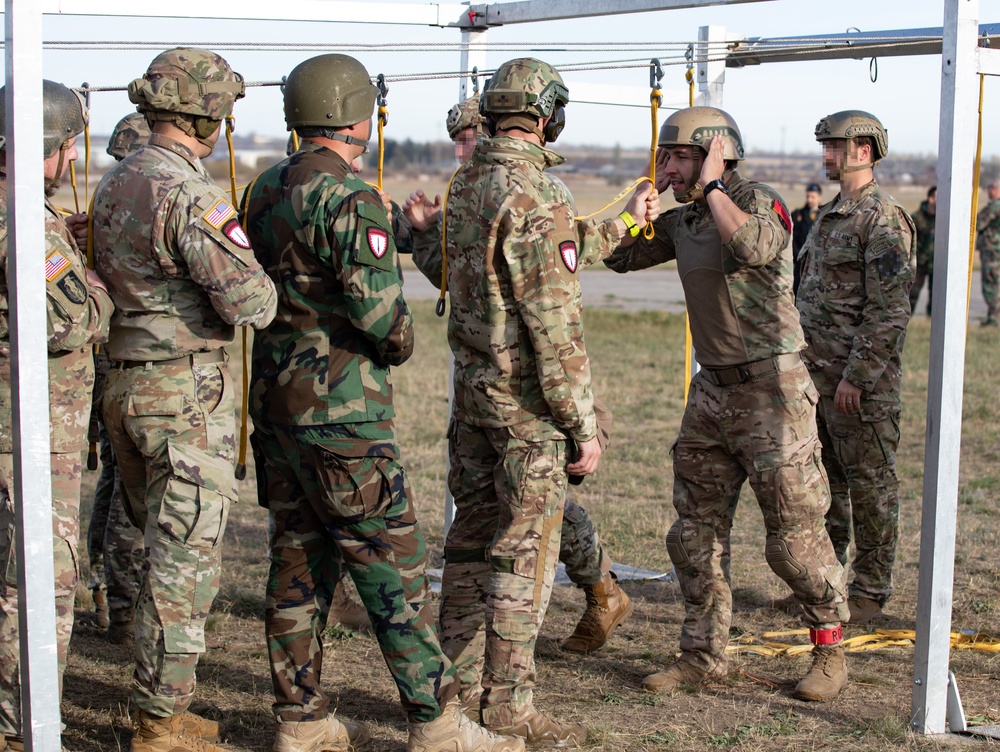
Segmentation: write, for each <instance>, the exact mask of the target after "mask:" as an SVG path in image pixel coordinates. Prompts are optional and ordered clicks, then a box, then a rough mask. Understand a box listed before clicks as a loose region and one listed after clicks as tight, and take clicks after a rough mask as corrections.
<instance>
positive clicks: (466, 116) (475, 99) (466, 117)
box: [445, 94, 486, 140]
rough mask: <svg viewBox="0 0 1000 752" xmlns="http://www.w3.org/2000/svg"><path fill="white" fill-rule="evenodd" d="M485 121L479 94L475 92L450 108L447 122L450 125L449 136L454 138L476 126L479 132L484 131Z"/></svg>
mask: <svg viewBox="0 0 1000 752" xmlns="http://www.w3.org/2000/svg"><path fill="white" fill-rule="evenodd" d="M485 122H486V118H484V117H483V116H482V115H481V114H480V113H479V95H478V94H473V95H472V96H471V97H469V98H468V99H466V100H465V101H463V102H459V103H458V104H456V105H454V106H453V107H452V108H451V109H450V110H448V119H447V120H446V121H445V124H446V125H447V126H448V137H449V138H451V139H452V140H454V138H455V137H456V136H458V134H459V133H461V132H462V131H464V130H465V129H466V128H475V129H476V132H477V133H482V130H483V124H484V123H485Z"/></svg>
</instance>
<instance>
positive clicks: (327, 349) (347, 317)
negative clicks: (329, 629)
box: [244, 54, 524, 752]
mask: <svg viewBox="0 0 1000 752" xmlns="http://www.w3.org/2000/svg"><path fill="white" fill-rule="evenodd" d="M376 93H377V89H376V88H375V87H374V86H373V85H372V83H371V79H370V77H369V75H368V72H367V71H366V70H365V68H364V66H362V65H361V63H359V62H358V61H357V60H355V59H354V58H352V57H349V56H347V55H334V54H332V55H320V56H318V57H314V58H311V59H309V60H306V61H305V62H303V63H301V64H299V65H298V66H296V68H295V69H294V70H293V71H292V72H291V73H290V74H289V75H288V78H287V79H286V81H285V86H284V101H285V122H286V124H287V125H288V127H289V128H290V129H291V128H295V129H296V130H297V131H298V133H299V135H300V136H301V137H302V140H303V143H302V146H301V147H300V148H299V150H298V151H296V152H295V153H294V154H293V155H292V156H291V157H289V158H288V159H286V160H284V161H283V162H280V163H279V164H277V165H275V166H274V167H271V168H270V169H268V170H266V171H265V172H264V173H263V174H262V175H260V177H258V178H257V180H255V181H254V183H253V185H252V186H251V188H250V189H249V191H248V195H247V196H246V197H245V199H244V203H245V216H246V218H247V230H248V233H249V235H250V238H251V240H252V241H253V245H254V248H255V253H256V254H257V256H258V258H259V259H260V260H261V263H262V264H263V265H264V267H265V268H266V269H267V271H268V274H270V275H271V277H272V279H274V280H275V282H276V284H277V285H278V290H279V313H278V316H277V318H276V319H275V321H274V323H273V324H272V325H271V326H270V327H268V328H267V329H266V330H264V331H263V332H261V333H260V334H258V336H257V338H256V339H255V341H254V355H253V378H252V392H253V399H252V406H251V410H252V415H253V419H254V426H255V431H254V434H253V442H254V457H255V460H256V463H257V477H258V489H259V491H258V497H259V499H260V502H261V503H262V504H264V505H266V506H267V507H268V509H269V510H270V513H271V517H272V520H273V523H274V529H273V531H272V533H271V570H270V574H269V576H268V583H267V601H266V609H267V612H266V615H265V631H266V633H267V642H268V652H269V657H270V663H271V680H272V684H273V688H274V695H275V702H274V706H273V707H274V712H275V715H276V716H277V720H278V733H277V736H276V738H275V742H274V747H273V749H274V752H299V751H303V752H306V751H309V752H312V751H313V750H331V751H336V750H343V751H344V752H346V750H348V749H354V748H356V747H359V746H360V745H361V744H363V743H364V742H365V741H367V739H368V731H367V729H366V728H364V726H363V725H361V724H353V723H350V722H341V721H340V720H339V719H337V718H336V717H335V716H334V714H333V712H332V708H331V703H330V696H329V694H328V692H326V691H324V689H323V688H322V686H321V670H322V662H323V631H324V629H325V626H326V620H327V610H326V609H327V608H328V607H329V603H330V598H331V593H332V590H333V587H334V584H335V583H336V581H337V579H338V577H339V570H340V568H341V566H343V565H346V567H347V569H348V571H349V572H350V575H351V578H352V579H353V580H354V582H355V584H356V585H357V588H358V593H359V594H360V596H361V600H362V601H363V603H364V604H365V607H366V608H367V610H368V615H369V617H370V619H371V623H372V625H373V627H374V631H375V637H376V639H377V640H378V643H379V647H380V648H381V650H382V655H383V658H384V659H385V662H386V665H387V666H388V668H389V671H390V673H391V674H392V677H393V679H394V680H395V682H396V686H397V689H398V691H399V696H400V700H401V702H402V704H403V708H404V709H405V710H406V713H407V716H408V720H409V740H408V743H407V750H408V751H409V752H437V751H441V752H444V751H445V750H447V751H448V752H473V751H475V752H516V751H517V750H523V749H524V745H523V743H522V742H521V741H520V740H519V739H517V740H513V739H506V738H504V737H501V736H497V735H495V734H491V733H490V732H488V731H487V730H486V729H483V728H482V727H480V726H478V725H477V724H474V723H473V722H471V721H470V720H469V719H467V718H466V717H465V716H464V715H463V714H462V713H461V710H460V708H459V705H458V703H457V702H456V701H455V699H454V698H455V696H456V695H457V694H458V691H459V684H458V681H457V677H456V675H455V670H454V668H453V666H452V665H451V662H450V661H449V660H448V659H447V658H446V657H445V656H444V654H443V653H442V652H441V646H440V643H439V642H438V638H437V634H436V630H435V621H434V615H433V612H432V609H431V605H430V601H429V593H430V586H429V581H428V579H427V575H426V573H425V571H424V570H425V564H426V560H427V553H426V546H425V543H424V538H423V534H422V532H421V530H420V527H419V525H418V523H417V519H416V514H415V511H414V507H413V502H412V491H411V490H410V487H409V483H408V481H407V479H406V476H405V473H404V470H403V467H402V465H401V464H400V458H399V447H398V445H397V443H396V438H395V428H394V421H393V417H394V410H393V402H392V384H391V381H390V367H391V366H396V365H400V364H402V363H403V362H404V361H406V360H407V358H409V356H410V354H411V353H412V351H413V319H412V316H411V315H410V311H409V309H408V307H407V305H406V301H405V300H404V299H403V295H402V280H401V277H400V272H399V266H398V258H397V256H396V249H395V244H394V241H393V235H392V230H391V227H390V223H389V218H388V216H387V213H386V208H385V205H384V204H383V198H382V197H381V196H379V194H378V193H377V192H376V191H375V190H373V189H372V188H371V187H370V186H368V185H367V184H366V183H365V182H364V181H362V180H361V179H360V178H358V177H356V176H355V175H354V173H353V172H352V170H351V168H350V163H351V161H352V159H354V158H355V157H357V156H360V155H361V154H362V153H363V152H364V151H365V149H366V148H367V145H368V141H369V139H370V138H371V133H372V113H373V112H374V107H375V97H376Z"/></svg>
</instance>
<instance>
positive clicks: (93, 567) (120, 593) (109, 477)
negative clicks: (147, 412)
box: [87, 112, 151, 644]
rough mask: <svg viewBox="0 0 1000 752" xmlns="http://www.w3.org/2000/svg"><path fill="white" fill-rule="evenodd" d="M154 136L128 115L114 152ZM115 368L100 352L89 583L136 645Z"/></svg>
mask: <svg viewBox="0 0 1000 752" xmlns="http://www.w3.org/2000/svg"><path fill="white" fill-rule="evenodd" d="M150 135H151V134H150V130H149V125H147V124H146V116H145V115H143V114H142V113H141V112H133V113H132V114H130V115H126V116H125V117H123V118H122V119H121V120H119V121H118V124H117V125H116V126H115V129H114V131H112V133H111V140H110V142H109V143H108V154H110V155H111V156H112V157H114V158H115V161H116V162H121V161H122V160H123V159H125V157H127V156H128V155H129V154H134V153H135V152H137V151H139V149H141V148H142V146H143V145H144V144H145V143H146V142H147V141H149V137H150ZM109 367H110V363H109V361H108V356H107V353H106V352H105V351H104V349H103V348H102V349H100V350H98V352H97V369H98V375H97V382H96V384H95V385H94V409H93V411H92V412H91V415H90V433H91V436H94V434H96V436H97V438H98V440H99V441H100V457H101V474H100V476H98V478H97V485H96V487H95V488H94V506H93V508H92V510H91V513H90V526H89V527H88V528H87V553H88V554H89V557H90V586H89V587H90V590H91V592H92V593H93V596H94V605H95V606H96V607H97V626H98V627H100V628H102V629H107V630H108V640H109V641H110V642H113V643H116V644H118V643H128V644H131V643H132V641H133V637H134V635H135V603H136V600H137V599H138V597H139V584H140V582H141V579H142V562H143V558H144V557H143V542H142V531H141V530H139V528H137V527H136V526H135V525H133V524H132V522H131V521H130V520H129V518H128V514H127V512H126V511H125V502H124V499H123V497H122V490H121V479H120V477H119V474H118V463H117V462H116V461H115V450H114V448H113V447H112V446H111V439H110V437H109V436H108V432H107V429H105V427H104V420H103V419H102V418H101V408H100V405H101V399H102V398H103V396H104V383H105V381H106V379H107V374H108V370H109ZM92 440H93V439H92Z"/></svg>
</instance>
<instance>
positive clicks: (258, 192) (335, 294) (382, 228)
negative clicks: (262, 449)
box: [245, 142, 413, 441]
mask: <svg viewBox="0 0 1000 752" xmlns="http://www.w3.org/2000/svg"><path fill="white" fill-rule="evenodd" d="M245 206H246V208H245V213H246V218H247V222H246V226H247V232H248V234H249V236H250V238H251V240H252V242H253V246H254V252H255V253H256V254H257V257H258V259H259V260H260V262H261V264H262V265H263V266H264V268H265V269H267V272H268V274H270V275H271V278H272V279H274V281H275V284H276V285H277V287H278V291H279V294H278V297H279V302H278V315H277V317H276V318H275V320H274V322H273V323H272V324H271V325H270V326H269V327H268V328H267V329H266V330H265V331H263V332H261V333H259V334H258V335H257V337H256V339H255V342H254V357H253V379H252V390H253V399H252V407H251V414H252V415H253V417H254V420H264V421H267V422H269V423H273V424H275V425H279V426H300V427H306V426H330V425H340V426H353V428H351V429H350V435H352V436H355V437H356V438H358V439H359V440H372V441H374V440H378V439H384V440H388V439H391V437H392V422H391V418H392V417H393V415H394V412H393V405H392V382H391V379H390V376H389V367H390V366H394V365H399V364H401V363H403V362H404V361H405V360H406V359H407V358H409V357H410V354H411V353H412V352H413V318H412V316H411V314H410V310H409V308H408V307H407V305H406V301H405V300H404V299H403V293H402V279H401V277H400V272H399V266H398V257H397V255H396V247H395V243H394V240H393V232H392V227H391V225H390V223H389V219H388V216H387V214H386V210H385V207H384V206H383V204H382V201H381V199H379V197H378V195H377V194H376V193H375V191H374V190H372V188H371V187H370V186H369V185H368V184H367V183H365V182H364V181H362V180H361V179H360V178H358V177H356V176H355V175H354V173H353V172H352V171H351V168H350V166H349V165H348V164H347V162H345V161H344V160H343V159H342V158H341V157H340V156H339V155H338V154H337V153H336V152H334V151H332V150H330V149H327V148H326V147H324V146H320V145H319V144H315V143H310V142H306V143H304V144H303V145H302V147H301V148H300V149H299V151H297V152H295V153H294V154H293V155H292V156H290V157H289V158H288V159H286V160H285V161H283V162H280V163H278V164H277V165H275V166H274V167H271V168H270V169H268V170H266V171H265V172H264V173H263V174H261V175H260V176H259V177H258V178H257V179H256V180H255V181H254V183H253V184H252V185H251V187H250V189H249V191H248V194H247V197H246V198H245ZM340 435H347V434H340Z"/></svg>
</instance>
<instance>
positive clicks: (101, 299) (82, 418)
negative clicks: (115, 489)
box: [0, 168, 112, 736]
mask: <svg viewBox="0 0 1000 752" xmlns="http://www.w3.org/2000/svg"><path fill="white" fill-rule="evenodd" d="M0 169H2V168H0ZM0 179H2V182H0V573H2V581H0V734H2V735H3V736H18V735H19V734H20V726H21V708H20V700H21V698H20V691H21V686H20V678H19V673H18V662H19V652H18V650H19V649H18V615H17V602H18V598H17V568H16V551H15V528H14V514H15V512H14V500H13V499H12V498H11V493H12V489H13V484H14V476H13V473H14V457H13V454H12V452H13V449H14V448H13V436H12V429H11V420H12V414H11V411H12V403H11V383H10V379H11V370H10V368H11V364H10V333H9V328H8V327H9V323H10V319H9V313H8V299H7V250H8V249H7V183H6V175H5V174H4V173H3V172H2V171H0ZM24 250H25V249H22V252H24ZM45 254H46V257H45V280H46V298H45V302H46V312H47V320H48V340H47V344H48V350H49V413H50V429H51V431H50V441H51V455H50V461H51V464H52V533H53V556H54V560H53V566H54V570H55V595H56V638H57V643H56V649H57V658H58V665H59V679H60V684H61V681H62V675H63V671H64V670H65V668H66V657H67V653H68V650H69V641H70V636H71V634H72V631H73V601H74V597H75V595H76V584H77V581H78V579H79V567H78V564H77V562H78V560H77V547H78V542H79V536H80V477H81V473H82V465H81V462H80V453H81V452H82V451H83V450H84V449H85V448H86V446H87V425H88V422H89V419H90V407H91V390H92V389H93V386H94V358H93V353H92V347H91V346H92V345H93V344H94V343H97V342H101V341H103V340H104V339H105V337H106V335H107V331H108V321H109V319H110V317H111V311H112V305H111V300H110V299H109V298H108V295H107V294H106V293H105V292H104V291H103V290H99V289H97V288H95V287H91V286H90V285H89V284H88V283H87V272H86V264H85V261H84V258H83V255H82V254H81V253H80V252H79V251H78V250H77V247H76V243H75V242H74V240H73V237H72V235H71V234H70V232H69V230H68V228H67V227H66V223H65V222H64V221H63V219H62V217H61V216H60V215H59V214H58V212H57V211H56V210H55V208H54V207H53V206H52V204H51V203H49V202H48V201H47V200H46V202H45ZM22 375H23V374H22ZM60 694H61V692H60Z"/></svg>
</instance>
